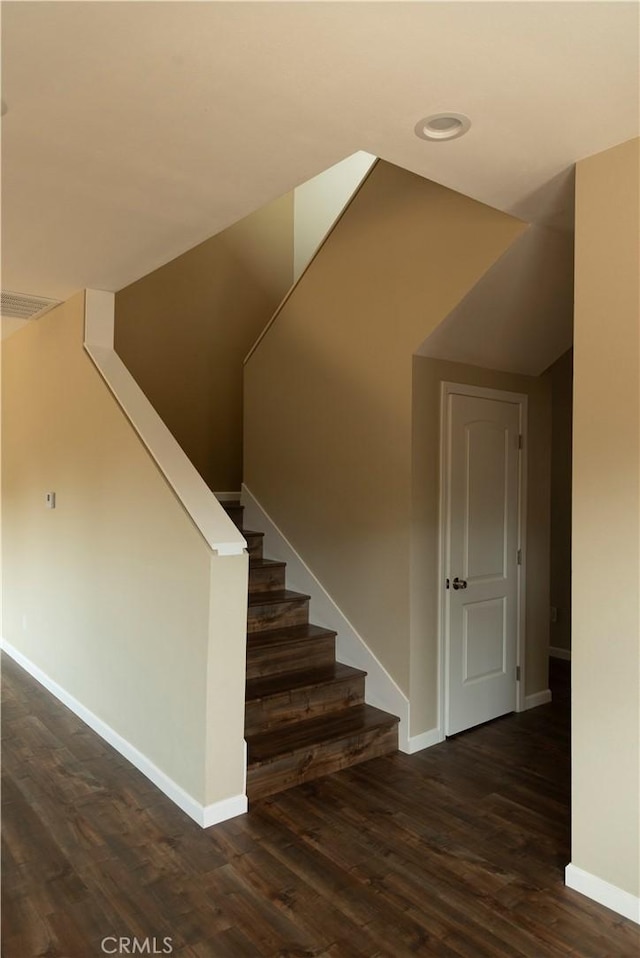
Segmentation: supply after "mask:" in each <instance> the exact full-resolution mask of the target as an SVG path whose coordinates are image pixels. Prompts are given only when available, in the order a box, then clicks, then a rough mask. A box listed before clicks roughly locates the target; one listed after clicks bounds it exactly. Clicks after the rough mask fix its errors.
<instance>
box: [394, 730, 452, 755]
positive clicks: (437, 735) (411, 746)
mask: <svg viewBox="0 0 640 958" xmlns="http://www.w3.org/2000/svg"><path fill="white" fill-rule="evenodd" d="M444 739H445V735H444V732H441V731H440V729H439V728H430V729H429V730H428V731H426V732H422V733H421V734H420V735H411V736H410V737H409V742H408V747H407V748H406V749H403V751H404V752H406V753H407V755H413V754H414V753H415V752H421V751H422V750H423V749H425V748H431V746H432V745H439V744H440V742H444Z"/></svg>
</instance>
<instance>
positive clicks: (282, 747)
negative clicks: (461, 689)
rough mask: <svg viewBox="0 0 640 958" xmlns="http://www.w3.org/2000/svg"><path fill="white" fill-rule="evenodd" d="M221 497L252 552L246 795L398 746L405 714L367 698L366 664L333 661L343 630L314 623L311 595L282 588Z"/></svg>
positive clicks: (254, 537)
mask: <svg viewBox="0 0 640 958" xmlns="http://www.w3.org/2000/svg"><path fill="white" fill-rule="evenodd" d="M222 505H223V506H224V507H225V509H226V510H227V512H228V514H229V516H230V517H231V518H232V519H233V521H234V522H235V524H236V525H237V526H238V528H239V529H241V531H242V534H243V535H244V537H245V539H246V540H247V547H248V550H249V606H248V615H247V685H246V697H245V738H246V740H247V750H248V755H247V795H248V797H249V800H250V801H255V800H257V799H260V798H265V797H266V796H267V795H273V794H274V793H275V792H280V791H283V790H284V789H286V788H291V787H293V786H294V785H299V784H301V783H302V782H308V781H311V780H312V779H314V778H318V777H319V776H321V775H327V774H329V773H330V772H336V771H338V770H339V769H341V768H346V767H347V766H349V765H355V764H356V763H358V762H364V761H366V760H367V759H370V758H376V757H378V756H380V755H386V754H388V753H389V752H394V751H396V750H397V748H398V719H397V718H396V716H395V715H389V714H388V713H387V712H382V711H380V709H376V708H373V707H372V706H370V705H366V704H365V701H364V683H365V677H366V672H362V671H361V670H360V669H353V668H351V667H350V666H348V665H342V664H341V663H339V662H336V657H335V639H336V633H335V632H333V631H331V630H330V629H323V628H321V627H320V626H317V625H311V624H310V623H309V596H308V595H302V594H300V593H299V592H291V591H290V590H288V589H287V588H286V587H285V571H286V570H285V566H286V564H285V563H284V562H276V561H274V560H272V559H265V558H264V557H263V554H262V539H263V533H261V532H252V531H251V530H248V529H244V528H243V526H242V506H241V505H240V503H238V502H223V503H222Z"/></svg>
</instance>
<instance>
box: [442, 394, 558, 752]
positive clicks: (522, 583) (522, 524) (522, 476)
mask: <svg viewBox="0 0 640 958" xmlns="http://www.w3.org/2000/svg"><path fill="white" fill-rule="evenodd" d="M453 393H455V394H457V395H462V396H473V397H478V398H481V399H493V400H497V401H498V402H508V403H513V404H514V405H517V406H518V409H519V430H520V434H521V435H522V437H523V443H522V446H523V448H522V450H521V452H520V456H519V457H518V543H517V547H518V548H519V549H520V550H521V553H522V561H521V563H520V565H519V566H518V584H517V590H518V636H517V650H516V664H517V665H518V666H519V667H520V680H519V681H518V682H516V711H518V712H523V711H525V710H526V709H527V708H533V706H531V705H527V704H526V703H527V699H526V697H525V692H524V689H525V668H526V654H525V651H526V581H527V572H526V570H527V541H526V540H527V523H526V517H527V447H528V441H527V436H528V418H529V416H528V409H529V403H528V396H527V395H526V394H525V393H514V392H509V391H508V390H506V389H490V388H488V387H486V386H474V385H472V384H470V383H453V382H446V381H444V380H443V381H441V383H440V498H439V512H438V583H437V592H438V611H437V623H438V624H437V628H438V727H439V728H440V729H442V732H443V737H444V731H445V729H446V727H447V697H448V674H447V673H448V662H447V649H446V625H447V622H446V615H445V609H446V602H447V590H446V587H445V578H446V574H447V568H446V524H447V511H448V508H449V503H448V497H447V475H446V469H447V461H448V457H447V448H446V443H447V435H448V433H447V429H448V409H447V407H448V404H447V397H448V396H449V395H450V394H453ZM550 695H551V693H549V696H550ZM549 701H550V698H549ZM538 704H542V703H541V702H539V703H538Z"/></svg>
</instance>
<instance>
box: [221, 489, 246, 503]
mask: <svg viewBox="0 0 640 958" xmlns="http://www.w3.org/2000/svg"><path fill="white" fill-rule="evenodd" d="M214 496H215V497H216V499H217V500H218V502H235V501H236V500H238V502H239V501H240V496H241V492H240V490H239V489H238V491H237V492H214Z"/></svg>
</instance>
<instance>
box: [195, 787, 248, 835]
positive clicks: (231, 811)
mask: <svg viewBox="0 0 640 958" xmlns="http://www.w3.org/2000/svg"><path fill="white" fill-rule="evenodd" d="M248 807H249V803H248V800H247V796H246V795H232V796H231V798H223V799H221V800H220V801H219V802H213V804H212V805H205V806H204V808H202V816H201V819H202V820H201V821H199V822H198V825H202V827H203V828H210V826H211V825H217V824H218V823H219V822H227V821H228V820H229V819H230V818H237V817H238V815H244V814H245V813H246V811H247V809H248Z"/></svg>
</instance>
